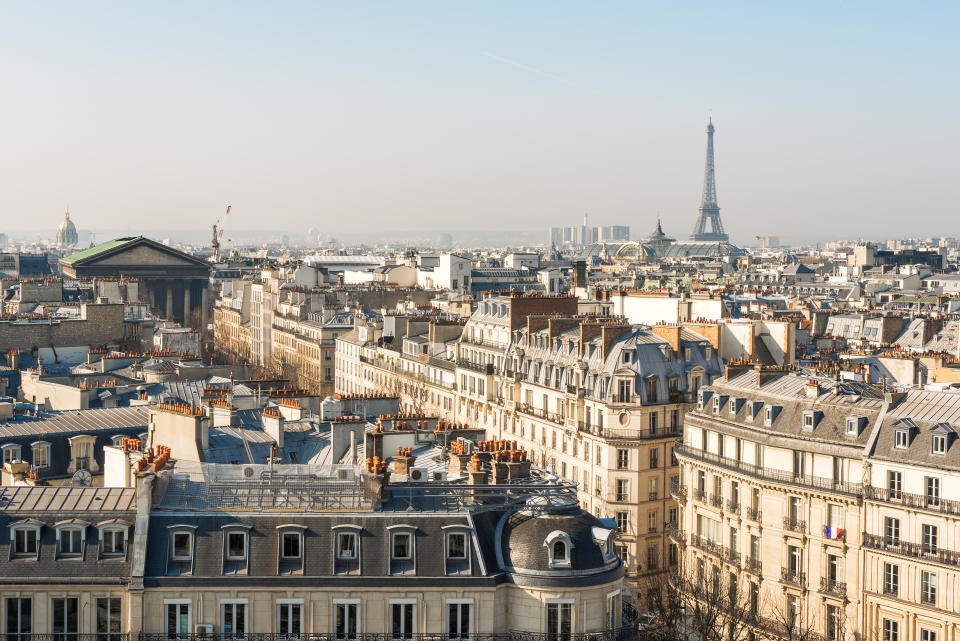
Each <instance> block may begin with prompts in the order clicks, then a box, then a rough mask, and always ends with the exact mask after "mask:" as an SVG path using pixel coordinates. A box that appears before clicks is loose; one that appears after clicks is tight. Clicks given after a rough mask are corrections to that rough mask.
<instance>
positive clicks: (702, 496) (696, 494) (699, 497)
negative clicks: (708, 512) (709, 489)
mask: <svg viewBox="0 0 960 641" xmlns="http://www.w3.org/2000/svg"><path fill="white" fill-rule="evenodd" d="M693 498H694V500H695V501H700V502H701V503H706V502H707V493H706V492H704V491H703V490H701V489H699V488H696V489H694V490H693Z"/></svg>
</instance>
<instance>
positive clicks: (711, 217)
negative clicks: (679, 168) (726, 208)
mask: <svg viewBox="0 0 960 641" xmlns="http://www.w3.org/2000/svg"><path fill="white" fill-rule="evenodd" d="M708 228H709V231H707V230H708ZM729 239H730V237H729V236H727V234H726V233H725V232H724V231H723V223H722V222H720V206H719V205H717V183H716V175H715V174H714V170H713V119H712V118H711V119H710V122H709V123H708V124H707V164H706V167H705V168H704V172H703V198H702V199H701V201H700V213H699V214H697V222H696V224H695V225H694V226H693V233H692V234H690V240H696V241H700V242H724V243H725V242H727V241H728V240H729Z"/></svg>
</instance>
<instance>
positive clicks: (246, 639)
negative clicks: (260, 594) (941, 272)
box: [6, 629, 630, 641]
mask: <svg viewBox="0 0 960 641" xmlns="http://www.w3.org/2000/svg"><path fill="white" fill-rule="evenodd" d="M131 636H133V639H134V640H135V641H623V639H627V638H630V636H629V631H628V630H626V629H623V630H604V631H601V632H575V633H558V634H549V633H545V632H524V631H520V630H511V631H509V632H492V633H476V632H474V633H469V634H447V633H445V632H416V633H402V634H397V635H392V634H390V633H380V632H357V633H351V634H346V635H345V634H336V633H334V632H329V633H327V632H300V633H296V634H275V633H272V632H245V633H243V634H237V635H229V634H219V633H214V634H190V633H182V634H180V633H178V634H176V635H175V636H174V635H170V634H167V633H166V632H141V633H139V634H137V635H130V634H121V633H115V634H17V635H6V637H7V638H10V639H13V638H17V639H19V641H128V640H129V639H131Z"/></svg>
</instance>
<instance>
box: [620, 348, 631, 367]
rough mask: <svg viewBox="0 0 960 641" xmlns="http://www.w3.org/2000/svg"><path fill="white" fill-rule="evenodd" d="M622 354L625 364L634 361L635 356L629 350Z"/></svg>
mask: <svg viewBox="0 0 960 641" xmlns="http://www.w3.org/2000/svg"><path fill="white" fill-rule="evenodd" d="M620 354H621V356H622V357H623V363H624V364H629V363H630V362H631V361H632V360H633V356H632V354H631V353H630V350H628V349H625V350H623V351H622V352H621V353H620Z"/></svg>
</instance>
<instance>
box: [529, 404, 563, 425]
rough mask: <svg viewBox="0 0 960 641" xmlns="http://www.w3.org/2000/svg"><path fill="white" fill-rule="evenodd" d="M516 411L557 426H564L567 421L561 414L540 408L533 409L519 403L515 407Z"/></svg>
mask: <svg viewBox="0 0 960 641" xmlns="http://www.w3.org/2000/svg"><path fill="white" fill-rule="evenodd" d="M517 411H519V412H521V413H523V414H527V415H529V416H536V417H537V418H542V419H546V420H548V421H551V422H552V423H556V424H557V425H566V423H567V419H566V417H564V416H563V415H561V414H557V413H555V412H551V411H549V410H545V409H543V408H542V407H534V406H533V405H527V404H526V403H520V405H518V406H517Z"/></svg>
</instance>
